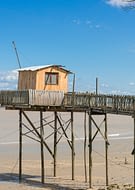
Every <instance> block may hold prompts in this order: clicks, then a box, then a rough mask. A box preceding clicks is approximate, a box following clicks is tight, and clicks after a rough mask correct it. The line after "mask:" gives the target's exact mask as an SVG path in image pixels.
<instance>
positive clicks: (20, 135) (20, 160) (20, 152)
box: [19, 109, 22, 183]
mask: <svg viewBox="0 0 135 190" xmlns="http://www.w3.org/2000/svg"><path fill="white" fill-rule="evenodd" d="M21 182H22V110H21V109H20V110H19V183H21Z"/></svg>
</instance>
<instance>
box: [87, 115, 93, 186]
mask: <svg viewBox="0 0 135 190" xmlns="http://www.w3.org/2000/svg"><path fill="white" fill-rule="evenodd" d="M88 114H89V188H92V120H91V118H92V116H91V111H89V113H88Z"/></svg>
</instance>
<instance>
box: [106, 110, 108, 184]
mask: <svg viewBox="0 0 135 190" xmlns="http://www.w3.org/2000/svg"><path fill="white" fill-rule="evenodd" d="M105 138H106V139H107V114H106V113H105ZM105 161H106V186H108V143H107V141H105Z"/></svg>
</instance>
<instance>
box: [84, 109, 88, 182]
mask: <svg viewBox="0 0 135 190" xmlns="http://www.w3.org/2000/svg"><path fill="white" fill-rule="evenodd" d="M86 143H87V133H86V112H85V113H84V172H85V182H86V183H87V165H86V163H87V160H86Z"/></svg>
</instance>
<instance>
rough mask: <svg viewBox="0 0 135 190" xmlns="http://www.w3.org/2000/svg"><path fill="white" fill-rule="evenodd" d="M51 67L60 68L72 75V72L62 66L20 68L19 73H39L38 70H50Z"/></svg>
mask: <svg viewBox="0 0 135 190" xmlns="http://www.w3.org/2000/svg"><path fill="white" fill-rule="evenodd" d="M49 67H58V68H60V69H62V70H64V71H65V72H67V73H69V74H71V73H72V72H71V71H69V70H67V69H65V68H63V66H62V65H40V66H39V65H38V66H32V67H25V68H20V69H18V71H38V70H41V69H45V68H49Z"/></svg>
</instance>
